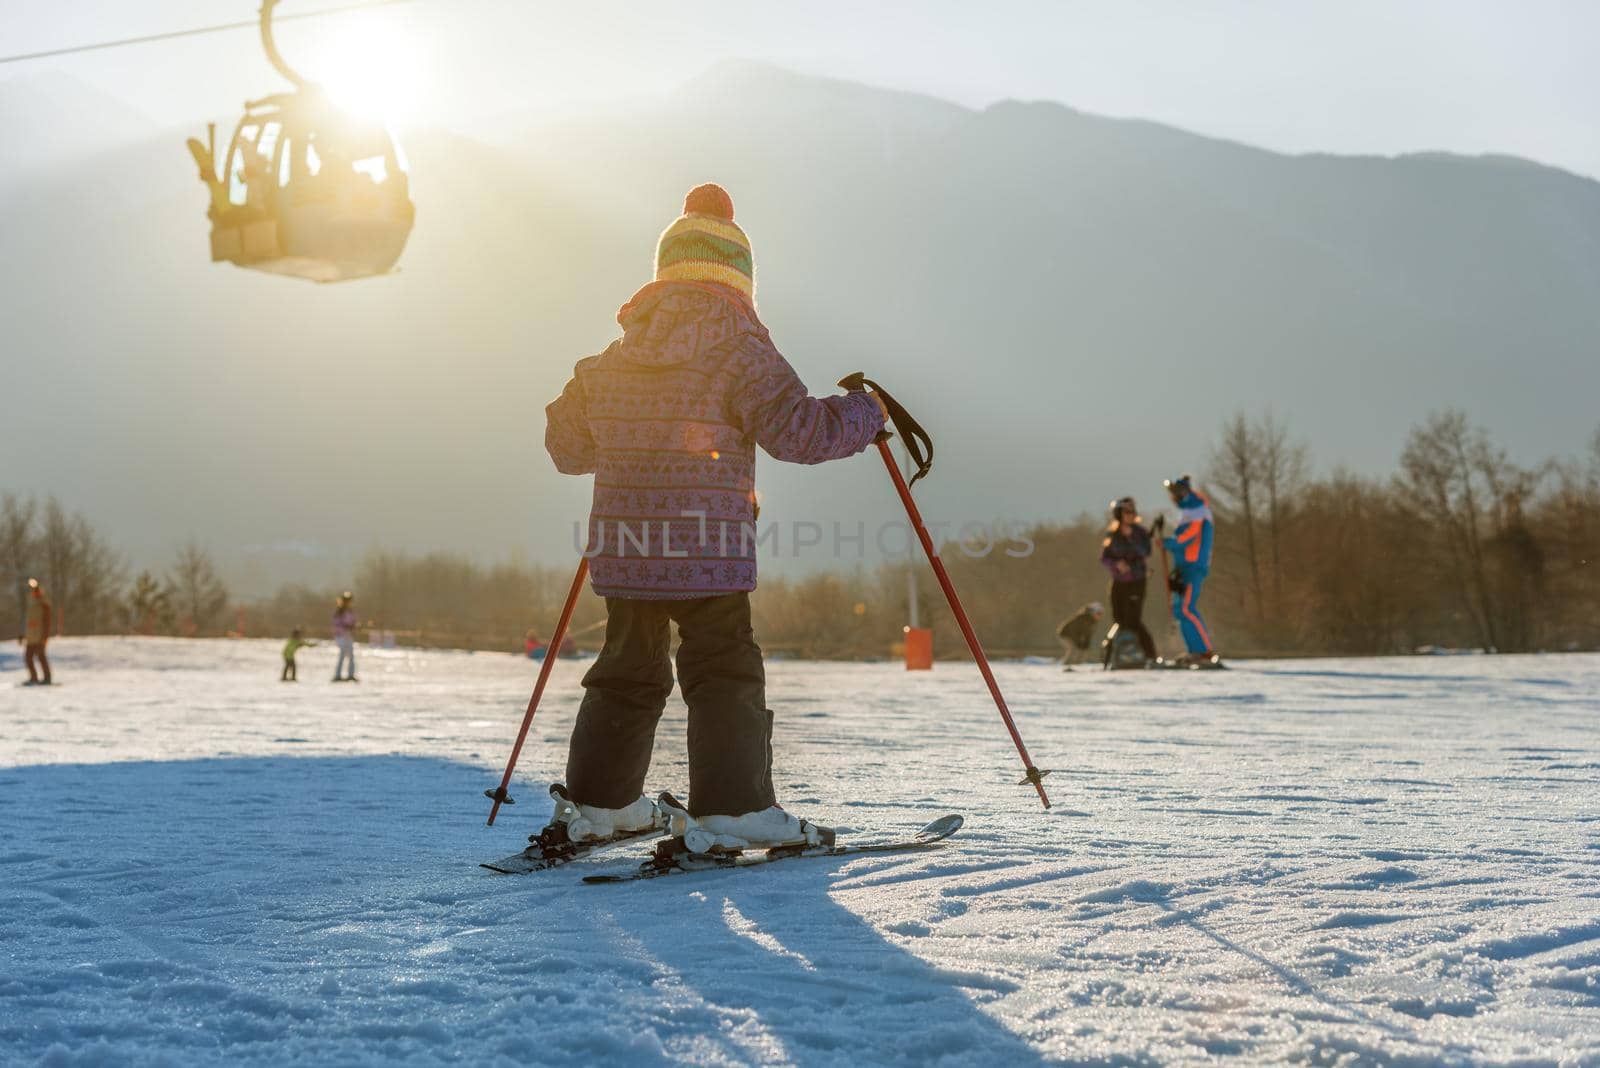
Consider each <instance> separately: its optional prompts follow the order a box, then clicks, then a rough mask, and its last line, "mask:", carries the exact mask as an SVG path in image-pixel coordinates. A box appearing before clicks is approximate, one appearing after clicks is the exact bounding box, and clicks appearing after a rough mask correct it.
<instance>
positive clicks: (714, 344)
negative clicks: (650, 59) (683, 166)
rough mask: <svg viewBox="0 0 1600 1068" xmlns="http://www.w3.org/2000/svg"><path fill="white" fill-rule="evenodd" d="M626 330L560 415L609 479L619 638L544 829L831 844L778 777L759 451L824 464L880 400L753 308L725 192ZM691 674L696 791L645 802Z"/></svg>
mask: <svg viewBox="0 0 1600 1068" xmlns="http://www.w3.org/2000/svg"><path fill="white" fill-rule="evenodd" d="M617 322H618V323H619V324H620V325H621V327H622V337H621V338H619V339H617V340H616V341H613V342H612V343H611V345H610V346H609V347H607V348H606V350H605V351H604V352H602V353H600V354H599V355H596V356H590V357H588V358H586V359H583V360H580V361H579V362H578V364H577V367H576V369H575V371H574V374H573V378H572V381H570V382H568V383H567V386H566V389H565V390H563V391H562V393H561V396H560V397H558V398H556V400H555V401H554V402H552V403H551V404H550V405H549V407H548V408H546V410H545V411H546V416H547V420H548V423H547V428H546V431H545V447H546V449H548V451H549V453H550V456H551V458H552V459H553V460H554V461H555V465H556V467H557V469H558V470H560V471H562V472H564V473H566V474H572V475H582V474H591V473H592V474H593V475H594V476H595V479H594V504H593V508H592V510H591V512H590V515H589V526H588V535H589V542H588V547H587V550H586V551H587V553H588V554H589V556H590V574H591V581H592V584H593V586H594V590H595V592H596V593H597V594H599V595H601V596H602V597H604V598H606V608H607V620H606V640H605V648H604V649H602V650H601V652H600V656H599V659H597V660H596V661H595V664H594V666H593V667H592V668H591V669H590V670H589V672H588V673H587V674H586V675H585V676H584V679H583V685H584V687H585V691H586V692H585V695H584V698H583V703H582V705H581V706H580V708H579V710H578V717H577V722H576V724H575V726H574V728H573V732H572V744H571V748H570V750H569V753H568V758H567V783H566V786H565V796H561V795H560V793H559V792H558V796H557V802H556V811H555V814H554V816H553V818H552V820H551V825H550V826H549V827H547V828H546V830H545V832H544V838H546V839H553V840H554V841H557V842H559V841H560V840H562V839H567V840H572V841H581V840H584V839H593V838H604V837H607V836H609V835H612V834H614V833H620V832H625V831H629V830H639V829H644V828H647V827H650V826H653V825H656V824H657V823H658V822H659V821H660V820H661V819H663V818H669V819H670V820H671V822H672V829H673V833H675V834H680V835H683V836H684V838H685V841H686V843H687V845H688V846H689V847H690V848H691V849H694V850H695V851H705V850H707V849H711V848H727V849H740V848H750V847H766V846H771V845H778V844H786V843H796V842H806V841H811V842H815V841H817V840H819V839H820V838H821V837H822V836H823V834H824V832H823V831H821V830H820V829H818V828H815V827H812V826H811V825H809V824H807V823H805V822H804V821H802V820H798V819H796V818H795V817H793V816H791V815H789V814H788V813H787V812H785V811H784V810H783V809H782V808H781V807H779V806H778V805H777V803H776V798H775V796H774V793H773V787H772V713H771V711H770V710H768V709H767V707H766V689H765V687H766V677H765V671H764V668H763V664H762V656H761V648H760V646H758V645H757V644H756V642H755V637H754V634H753V632H752V630H751V625H750V602H749V592H750V591H751V590H753V589H755V586H756V559H755V555H756V541H755V533H756V532H755V529H754V524H755V519H756V506H755V499H756V498H755V452H756V446H758V445H759V446H760V447H761V448H763V449H764V450H766V452H767V453H768V454H769V455H771V456H772V457H774V458H775V459H779V460H787V461H790V462H793V463H803V464H817V463H822V462H824V461H827V460H836V459H841V458H843V457H846V456H852V455H854V454H856V453H858V452H860V451H861V450H863V449H865V448H866V447H867V446H868V445H869V444H871V443H872V441H873V439H874V438H876V437H877V435H878V434H879V433H880V432H881V431H882V429H883V424H884V411H883V407H882V405H881V404H880V403H879V402H878V400H877V398H876V397H875V396H873V395H871V394H868V393H849V394H846V395H844V396H837V397H827V398H820V399H819V398H815V397H812V396H810V395H809V394H808V392H807V390H806V387H805V384H804V383H802V382H801V381H800V378H799V376H798V375H796V374H795V371H794V369H793V368H792V367H790V366H789V363H788V362H787V361H786V360H785V359H784V358H783V356H782V355H781V354H780V353H779V352H778V350H777V349H776V348H775V347H774V346H773V343H772V339H771V337H770V336H769V335H768V333H767V328H766V327H765V326H763V325H762V323H761V320H760V318H759V317H758V316H757V314H756V308H755V272H754V262H753V259H752V256H751V252H750V242H749V239H748V238H747V237H746V236H745V234H744V231H743V230H742V229H740V228H739V226H737V225H736V224H735V223H734V221H733V202H732V200H731V199H730V198H729V196H728V194H727V193H726V192H725V191H724V190H723V189H722V188H721V187H719V186H715V185H702V186H699V187H697V188H695V189H693V190H691V191H690V193H689V195H688V197H687V199H686V200H685V202H684V213H683V215H682V216H681V217H679V218H678V219H677V220H676V221H675V222H674V223H672V225H671V226H669V227H668V228H667V229H666V231H665V232H663V233H662V235H661V238H660V241H659V243H658V244H657V247H656V270H655V280H654V281H653V282H651V283H650V284H649V285H646V286H645V287H644V288H643V289H641V290H639V292H638V293H636V294H634V296H633V298H632V299H631V300H629V301H628V302H627V303H626V304H624V305H623V307H622V310H621V311H619V312H618V313H617ZM673 623H676V624H677V625H678V633H679V636H680V638H681V640H682V641H681V645H680V647H679V649H678V654H677V668H678V681H679V683H680V684H681V685H682V687H683V696H684V700H685V702H686V703H687V704H688V706H689V799H688V805H687V807H686V809H684V810H675V811H674V812H672V813H667V814H662V813H659V812H658V811H657V810H656V808H655V806H654V805H653V804H652V803H651V802H650V800H649V799H648V798H646V797H644V796H643V789H644V782H645V774H646V772H647V771H648V770H649V767H650V756H651V749H652V747H653V745H654V740H655V728H656V722H657V720H658V719H659V718H660V716H661V713H662V710H663V709H664V707H665V705H666V700H667V696H668V694H670V693H671V691H672V684H673V673H672V665H671V662H670V660H669V657H668V650H669V648H670V642H671V624H673Z"/></svg>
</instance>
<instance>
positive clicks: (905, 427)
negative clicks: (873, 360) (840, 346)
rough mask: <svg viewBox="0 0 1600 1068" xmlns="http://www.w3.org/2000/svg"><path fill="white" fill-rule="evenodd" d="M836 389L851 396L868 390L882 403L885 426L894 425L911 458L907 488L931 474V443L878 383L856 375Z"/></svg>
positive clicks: (844, 379) (920, 427) (924, 431)
mask: <svg viewBox="0 0 1600 1068" xmlns="http://www.w3.org/2000/svg"><path fill="white" fill-rule="evenodd" d="M839 388H841V389H845V390H848V391H849V392H851V393H860V392H861V391H862V390H865V389H870V390H872V392H874V393H876V394H877V395H878V398H879V399H880V400H882V401H883V406H884V407H885V408H886V409H888V411H889V422H891V423H893V424H894V429H895V433H897V434H899V435H900V440H901V441H903V442H905V443H906V452H908V453H909V454H910V455H911V463H912V464H913V466H915V467H916V469H917V473H916V474H914V475H912V476H911V481H909V482H907V483H906V485H907V487H910V486H915V485H916V484H917V479H919V478H921V477H922V476H923V475H926V474H927V473H928V472H929V471H931V470H933V439H932V438H931V437H929V436H928V432H927V431H926V430H924V429H923V428H922V424H921V423H919V422H917V421H916V419H915V418H914V417H913V416H912V415H911V413H910V412H908V411H906V408H905V405H903V404H901V403H900V402H899V401H897V400H895V399H894V396H893V395H892V394H891V393H890V392H889V391H888V390H886V389H884V388H883V387H882V386H880V385H878V383H876V382H874V381H873V380H872V379H870V378H868V377H867V376H866V374H865V372H862V371H857V372H855V373H854V374H848V375H845V376H844V377H843V378H841V379H839Z"/></svg>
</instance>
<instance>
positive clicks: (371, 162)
mask: <svg viewBox="0 0 1600 1068" xmlns="http://www.w3.org/2000/svg"><path fill="white" fill-rule="evenodd" d="M277 3H278V0H262V4H261V44H262V47H263V48H265V49H266V53H267V59H268V60H269V61H270V62H271V63H272V65H273V67H274V68H276V69H277V71H278V73H279V74H282V75H283V76H284V77H285V78H287V79H288V80H289V82H290V83H291V84H293V86H294V91H293V92H288V93H276V94H274V95H272V96H267V97H263V98H262V99H260V100H252V101H249V102H247V103H246V104H245V110H244V117H243V118H241V119H240V120H239V124H238V125H237V126H236V127H235V128H234V132H233V139H232V141H231V142H230V143H229V145H228V148H227V154H226V155H225V156H224V157H222V158H221V159H218V158H217V156H216V125H215V124H214V123H213V124H210V125H209V126H208V128H207V137H206V143H205V144H201V143H200V141H199V140H198V139H196V138H193V137H191V138H189V141H188V145H189V153H190V155H191V156H193V157H194V161H195V163H196V164H197V165H198V166H199V168H200V180H201V181H203V182H205V183H206V186H207V187H208V188H209V189H210V191H211V203H210V206H209V207H208V208H207V211H206V215H207V217H208V218H209V219H210V220H211V259H212V260H213V262H215V261H220V260H227V261H228V262H230V263H235V264H237V265H239V266H240V267H251V268H255V269H257V270H263V271H271V272H273V273H275V274H283V275H290V276H293V277H296V278H306V279H310V280H311V281H314V282H338V281H343V280H345V279H351V278H363V277H366V276H368V275H374V274H383V273H384V272H386V271H388V270H389V269H390V268H392V267H393V266H394V264H395V261H396V260H398V259H399V258H400V253H401V251H402V250H404V249H405V246H406V238H407V237H409V236H410V234H411V223H412V219H413V217H414V215H415V208H414V207H413V206H412V203H411V197H410V191H409V182H408V180H407V176H406V168H405V161H404V159H403V157H402V156H401V154H400V150H399V148H398V147H397V146H396V144H395V142H394V139H393V138H391V137H390V136H389V132H388V130H387V129H385V127H384V125H383V124H382V123H381V122H376V121H372V120H367V119H363V118H358V117H356V116H354V115H351V114H349V113H347V112H344V111H342V110H340V109H339V108H338V107H336V106H335V105H334V104H333V102H332V101H330V100H329V99H328V96H327V94H326V93H325V92H324V91H323V89H322V88H321V87H320V86H318V85H317V84H315V83H313V82H309V81H307V80H306V79H304V78H302V77H300V75H298V74H296V73H295V72H294V70H292V69H291V68H290V67H289V65H288V64H287V63H285V62H284V60H283V57H282V56H281V55H280V54H279V53H278V49H277V46H276V45H275V43H274V42H273V37H272V9H273V8H274V7H276V6H277Z"/></svg>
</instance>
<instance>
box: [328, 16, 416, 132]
mask: <svg viewBox="0 0 1600 1068" xmlns="http://www.w3.org/2000/svg"><path fill="white" fill-rule="evenodd" d="M304 69H305V72H306V74H307V76H308V77H310V78H312V79H313V80H315V81H316V82H318V83H319V84H320V85H321V86H322V87H323V88H324V89H326V90H327V92H328V95H329V96H330V97H331V98H332V99H333V101H334V103H336V104H338V105H339V106H340V107H341V108H343V109H345V110H346V111H349V112H351V113H353V114H356V115H360V116H362V117H364V118H370V119H379V120H382V121H384V122H386V123H389V124H391V125H404V124H406V123H408V122H409V121H411V120H412V119H413V118H414V117H415V115H416V111H417V104H418V102H419V99H420V85H421V81H422V77H421V73H422V69H423V68H422V64H421V63H420V53H419V50H418V49H417V47H416V41H415V39H414V37H413V36H412V35H411V34H409V33H407V32H405V30H404V29H402V28H401V27H400V26H397V25H396V24H395V23H394V22H392V21H389V20H385V19H378V18H365V19H350V20H348V21H346V22H344V23H343V24H342V25H339V26H337V27H334V28H332V29H330V30H327V31H326V32H323V33H319V34H318V35H317V38H316V39H315V40H314V41H313V42H311V43H310V44H309V45H308V47H307V48H306V49H305V54H304Z"/></svg>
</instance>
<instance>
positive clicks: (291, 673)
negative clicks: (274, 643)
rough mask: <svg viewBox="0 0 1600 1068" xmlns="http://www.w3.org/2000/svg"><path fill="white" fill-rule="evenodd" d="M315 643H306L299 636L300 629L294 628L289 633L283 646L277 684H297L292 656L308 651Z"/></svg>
mask: <svg viewBox="0 0 1600 1068" xmlns="http://www.w3.org/2000/svg"><path fill="white" fill-rule="evenodd" d="M316 644H317V643H316V642H313V641H308V640H306V639H305V638H302V637H301V636H300V628H299V627H296V628H294V630H292V631H290V632H289V640H288V641H287V642H284V644H283V674H282V675H280V676H278V681H279V682H298V681H300V680H299V676H298V673H297V668H296V666H295V662H294V654H296V653H298V652H299V651H300V650H302V649H309V648H311V647H312V646H314V645H316Z"/></svg>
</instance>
